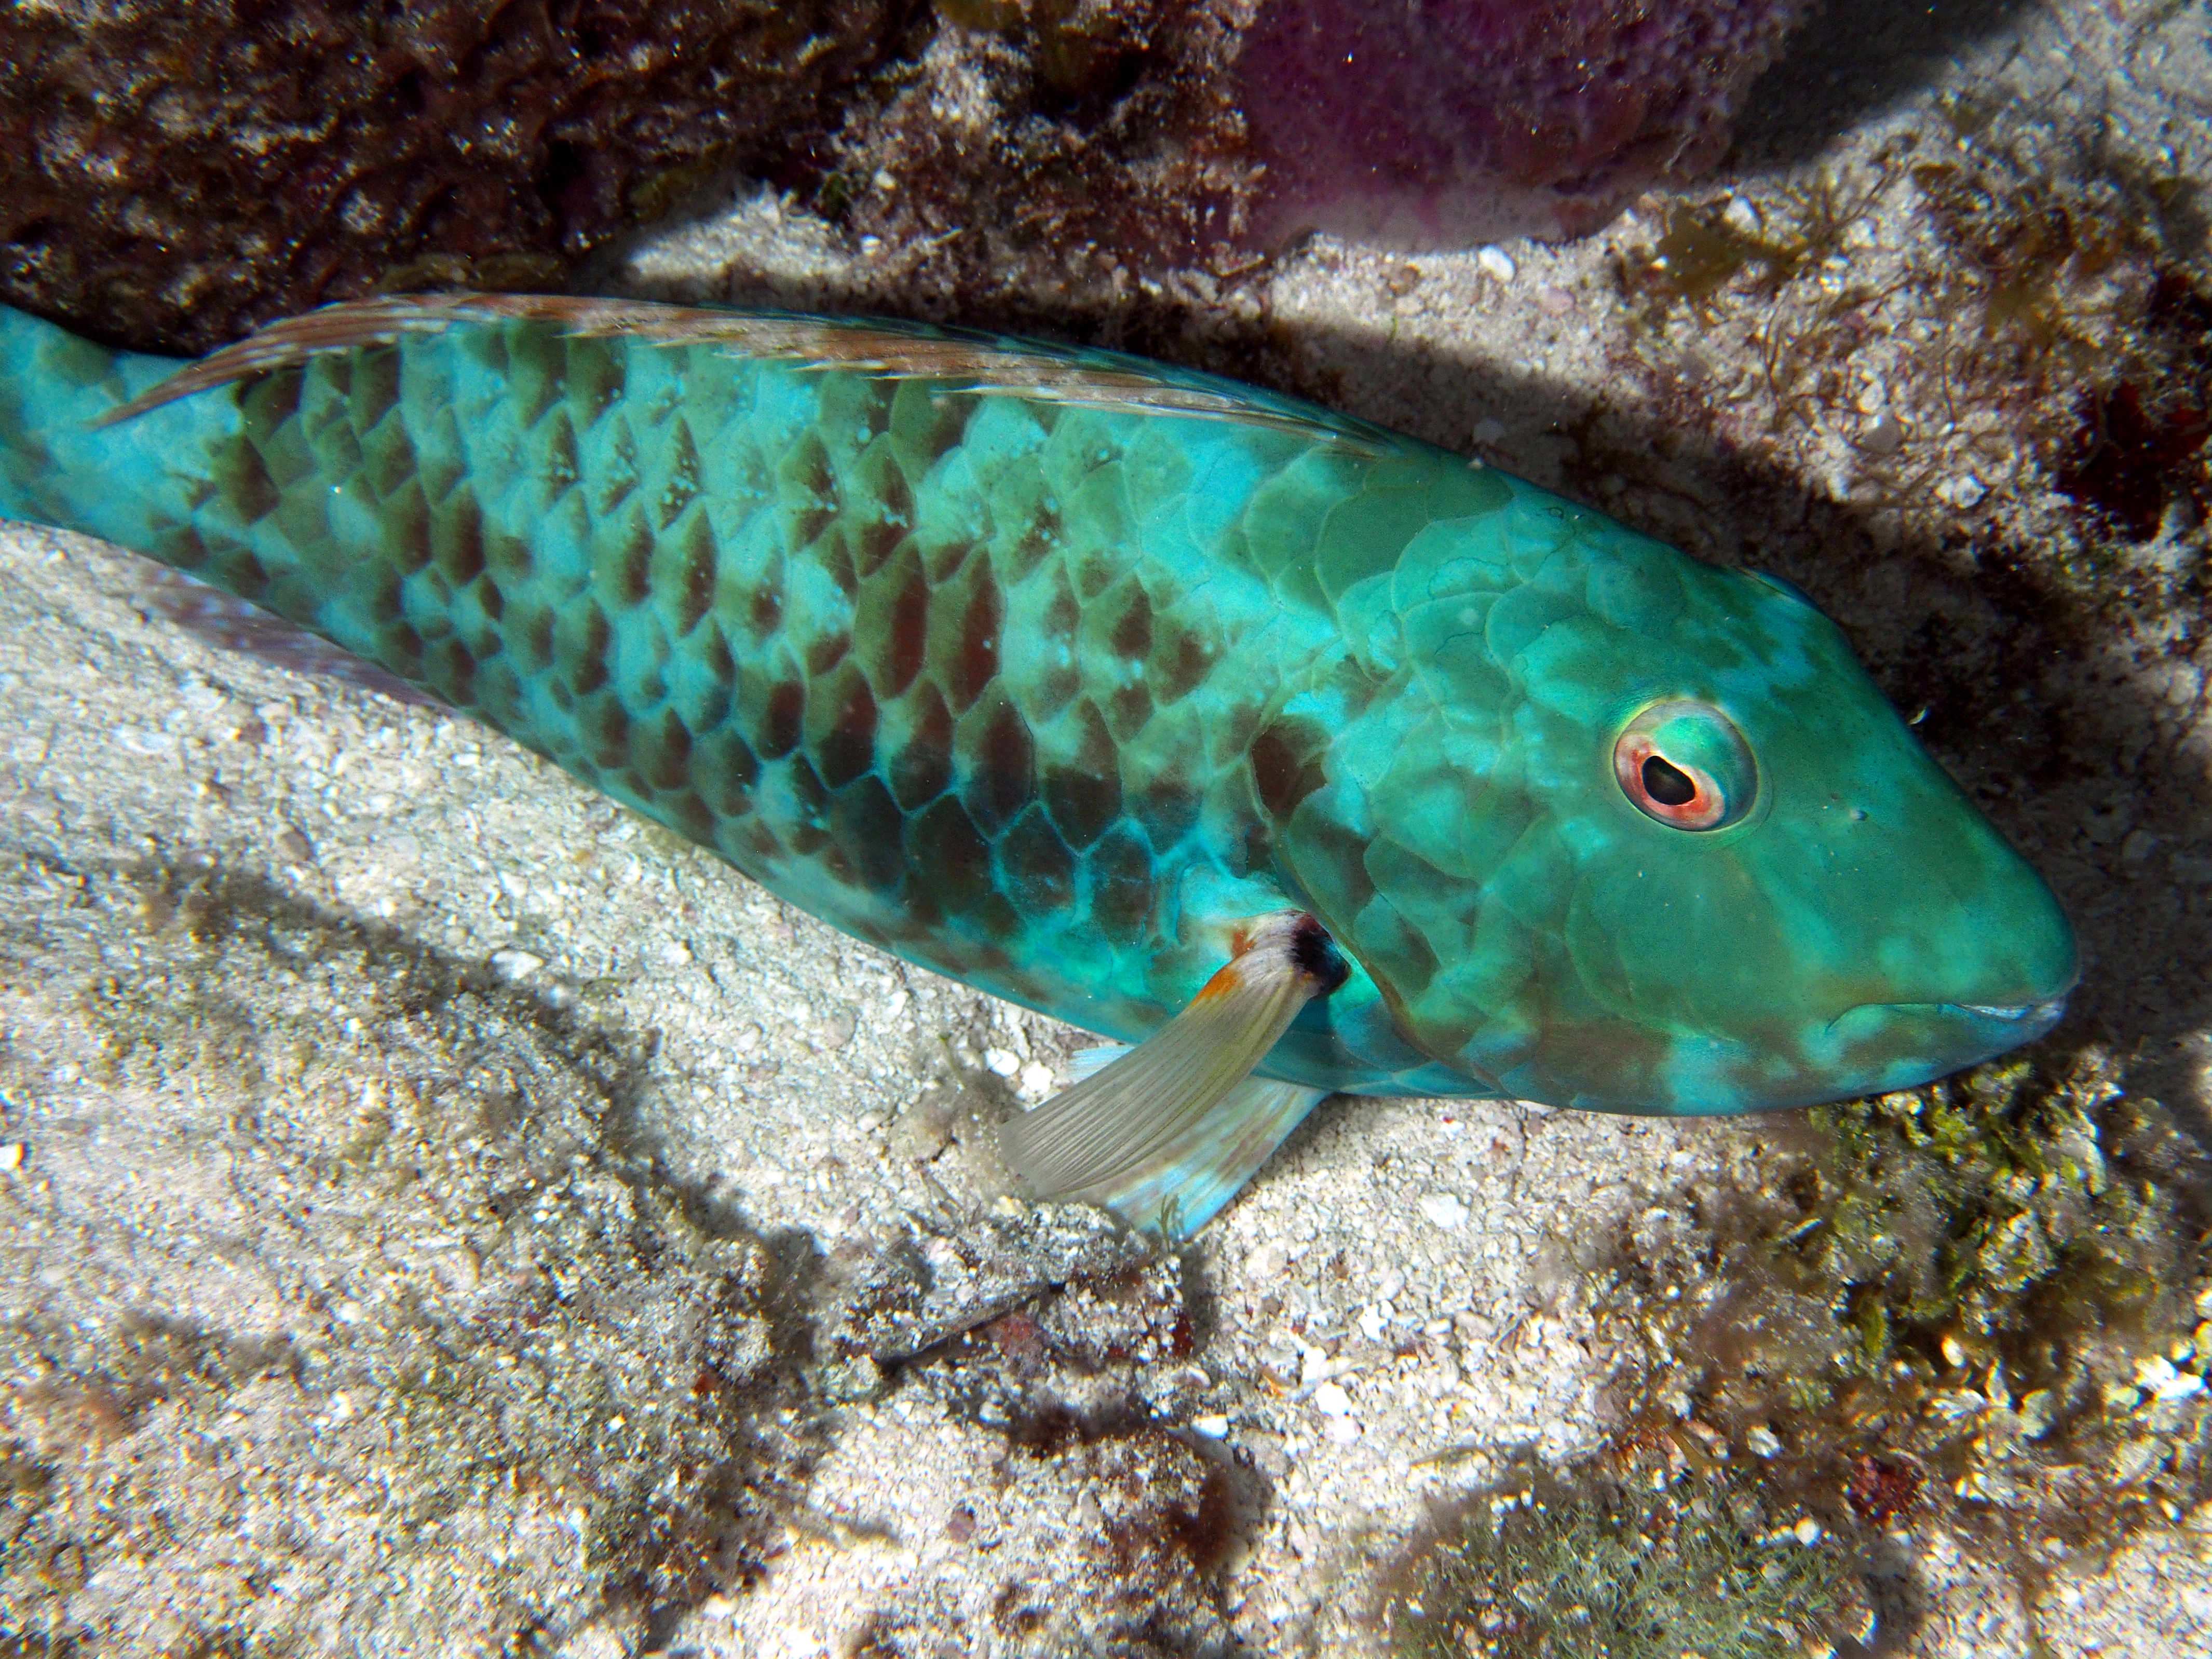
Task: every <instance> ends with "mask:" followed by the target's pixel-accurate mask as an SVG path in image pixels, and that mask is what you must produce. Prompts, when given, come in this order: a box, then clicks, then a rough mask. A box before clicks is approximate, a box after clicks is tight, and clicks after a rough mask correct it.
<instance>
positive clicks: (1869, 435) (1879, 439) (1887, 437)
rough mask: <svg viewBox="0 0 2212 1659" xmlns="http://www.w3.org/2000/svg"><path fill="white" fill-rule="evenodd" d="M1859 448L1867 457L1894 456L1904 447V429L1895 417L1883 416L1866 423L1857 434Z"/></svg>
mask: <svg viewBox="0 0 2212 1659" xmlns="http://www.w3.org/2000/svg"><path fill="white" fill-rule="evenodd" d="M1859 447H1860V448H1861V449H1863V450H1865V451H1866V452H1867V453H1868V454H1869V455H1894V454H1896V453H1897V452H1898V451H1899V450H1900V449H1902V448H1904V447H1905V427H1904V424H1903V422H1900V421H1899V419H1898V418H1897V416H1894V415H1890V414H1887V413H1885V414H1883V415H1881V416H1877V417H1875V419H1874V420H1871V421H1869V422H1867V425H1866V429H1865V430H1864V431H1863V432H1861V433H1860V434H1859Z"/></svg>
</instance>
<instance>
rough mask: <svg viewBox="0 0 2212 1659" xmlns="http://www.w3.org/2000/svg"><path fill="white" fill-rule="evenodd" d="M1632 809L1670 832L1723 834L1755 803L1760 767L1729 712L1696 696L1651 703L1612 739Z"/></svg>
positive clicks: (1618, 778)
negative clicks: (1690, 830) (1694, 831)
mask: <svg viewBox="0 0 2212 1659" xmlns="http://www.w3.org/2000/svg"><path fill="white" fill-rule="evenodd" d="M1613 777H1614V778H1615V780H1616V781H1619V783H1620V793H1622V794H1624V795H1626V796H1627V797H1628V799H1629V804H1630V805H1632V806H1634V807H1635V808H1636V810H1637V811H1639V812H1641V813H1643V814H1644V817H1647V818H1650V819H1651V820H1652V821H1653V822H1654V823H1663V824H1665V825H1666V826H1667V827H1668V829H1692V830H1697V829H1727V828H1728V827H1729V825H1730V824H1732V823H1741V822H1742V821H1743V820H1744V818H1745V817H1746V816H1747V814H1749V813H1750V812H1751V811H1753V808H1754V807H1755V806H1756V805H1757V804H1758V800H1759V763H1758V761H1757V760H1756V759H1755V758H1754V757H1753V755H1752V752H1751V745H1750V744H1749V743H1747V742H1746V741H1745V739H1744V735H1743V732H1742V731H1741V729H1740V728H1739V727H1738V726H1737V725H1736V723H1735V721H1734V720H1730V719H1729V717H1728V715H1727V714H1724V713H1723V712H1722V711H1721V710H1720V709H1718V708H1715V707H1714V706H1713V705H1712V704H1711V703H1709V702H1702V701H1700V700H1699V699H1698V698H1695V697H1668V698H1664V699H1662V700H1661V701H1660V702H1654V703H1650V704H1647V705H1646V706H1645V707H1644V710H1643V712H1642V713H1641V714H1638V715H1637V716H1636V718H1635V719H1633V720H1630V721H1629V722H1628V724H1627V725H1626V726H1624V727H1622V728H1621V732H1620V736H1618V737H1617V738H1614V739H1613Z"/></svg>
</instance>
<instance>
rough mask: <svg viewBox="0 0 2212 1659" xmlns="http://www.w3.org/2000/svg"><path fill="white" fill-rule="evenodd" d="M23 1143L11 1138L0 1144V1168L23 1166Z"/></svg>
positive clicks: (19, 1167)
mask: <svg viewBox="0 0 2212 1659" xmlns="http://www.w3.org/2000/svg"><path fill="white" fill-rule="evenodd" d="M24 1156H25V1154H24V1151H23V1143H22V1142H21V1141H20V1140H11V1141H9V1142H8V1144H7V1145H6V1146H0V1170H20V1169H21V1168H22V1167H23V1158H24Z"/></svg>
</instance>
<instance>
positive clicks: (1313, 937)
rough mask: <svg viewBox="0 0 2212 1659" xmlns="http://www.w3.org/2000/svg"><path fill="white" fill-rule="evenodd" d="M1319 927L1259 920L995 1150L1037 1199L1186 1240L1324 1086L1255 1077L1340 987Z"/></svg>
mask: <svg viewBox="0 0 2212 1659" xmlns="http://www.w3.org/2000/svg"><path fill="white" fill-rule="evenodd" d="M1345 977H1346V968H1345V965H1344V961H1343V958H1342V957H1340V956H1339V955H1338V954H1337V951H1336V947H1335V945H1334V943H1333V942H1332V941H1331V940H1330V939H1329V937H1328V933H1326V932H1325V931H1324V930H1323V929H1322V926H1321V924H1320V923H1319V922H1317V921H1315V920H1314V919H1313V918H1312V917H1311V916H1309V915H1304V913H1303V912H1300V911H1282V912H1279V913H1277V914H1275V915H1267V916H1260V917H1256V918H1255V919H1254V920H1253V921H1250V922H1249V923H1247V924H1246V925H1245V926H1244V927H1243V928H1242V929H1241V930H1240V934H1239V938H1238V941H1237V955H1236V956H1235V957H1233V958H1232V959H1231V962H1230V963H1229V965H1228V966H1227V967H1225V968H1224V969H1222V970H1221V971H1220V972H1219V973H1218V974H1216V975H1214V976H1213V977H1212V979H1210V980H1208V981H1206V984H1205V986H1204V987H1201V988H1200V991H1199V994H1197V996H1195V997H1194V998H1193V999H1192V1000H1191V1003H1190V1006H1188V1007H1187V1008H1185V1009H1184V1010H1183V1011H1182V1012H1181V1013H1179V1014H1177V1015H1176V1017H1175V1018H1173V1019H1171V1020H1170V1021H1169V1022H1168V1023H1167V1024H1166V1025H1164V1026H1163V1027H1162V1028H1161V1029H1160V1030H1158V1032H1156V1033H1155V1034H1154V1035H1153V1036H1152V1037H1151V1038H1150V1039H1148V1040H1147V1041H1146V1042H1143V1043H1141V1044H1139V1046H1138V1047H1137V1048H1133V1049H1130V1050H1129V1051H1128V1052H1127V1053H1126V1054H1122V1055H1121V1057H1120V1058H1118V1059H1116V1060H1113V1061H1111V1062H1110V1063H1109V1064H1108V1065H1106V1066H1103V1067H1102V1068H1100V1069H1099V1070H1097V1072H1094V1073H1091V1075H1090V1076H1088V1077H1085V1078H1084V1079H1082V1080H1081V1081H1080V1082H1079V1083H1076V1084H1075V1085H1073V1086H1071V1087H1070V1088H1068V1089H1066V1090H1065V1091H1062V1092H1061V1093H1060V1094H1058V1095H1055V1096H1054V1097H1053V1098H1052V1099H1050V1100H1048V1101H1047V1102H1045V1103H1044V1104H1043V1105H1042V1106H1040V1107H1038V1108H1036V1110H1034V1111H1031V1112H1027V1113H1024V1115H1021V1116H1020V1117H1018V1118H1015V1119H1013V1120H1012V1121H1010V1122H1008V1123H1006V1125H1005V1126H1004V1127H1002V1128H1001V1129H1000V1132H999V1140H1000V1150H1001V1152H1004V1154H1005V1156H1006V1161H1007V1163H1008V1164H1012V1166H1013V1168H1014V1170H1015V1171H1016V1173H1018V1175H1019V1176H1021V1178H1022V1181H1023V1182H1024V1185H1026V1186H1027V1187H1028V1188H1029V1189H1030V1192H1031V1193H1032V1194H1034V1195H1036V1197H1038V1198H1041V1199H1055V1200H1085V1201H1087V1202H1090V1203H1095V1204H1103V1205H1105V1206H1107V1207H1108V1208H1109V1209H1112V1210H1114V1211H1115V1212H1117V1213H1119V1214H1120V1215H1121V1217H1122V1218H1124V1219H1125V1220H1127V1221H1128V1222H1129V1223H1130V1224H1131V1225H1134V1226H1139V1227H1151V1228H1157V1229H1158V1231H1160V1233H1161V1234H1162V1235H1163V1236H1164V1237H1167V1238H1169V1239H1170V1240H1178V1239H1183V1238H1188V1237H1190V1236H1191V1235H1192V1234H1193V1233H1194V1232H1196V1231H1198V1230H1199V1228H1200V1227H1201V1226H1203V1225H1206V1222H1207V1221H1208V1220H1210V1219H1211V1218H1212V1216H1213V1215H1214V1213H1215V1212H1217V1211H1218V1210H1219V1209H1220V1208H1221V1206H1223V1205H1225V1204H1226V1203H1227V1202H1228V1201H1229V1200H1230V1198H1231V1196H1232V1195H1234V1194H1235V1193H1236V1192H1237V1188H1240V1187H1242V1186H1243V1184H1244V1183H1245V1182H1247V1181H1249V1179H1250V1178H1251V1176H1252V1174H1253V1172H1254V1171H1255V1170H1257V1169H1258V1168H1259V1167H1260V1165H1261V1164H1264V1163H1265V1162H1267V1158H1268V1155H1269V1154H1270V1153H1272V1152H1273V1151H1274V1150H1275V1148H1276V1147H1277V1146H1280V1145H1281V1144H1282V1141H1283V1138H1284V1137H1285V1136H1286V1135H1288V1134H1289V1133H1290V1132H1291V1130H1292V1129H1294V1128H1296V1127H1297V1125H1298V1122H1299V1121H1300V1120H1301V1119H1303V1118H1304V1116H1305V1115H1306V1114H1307V1113H1308V1112H1310V1111H1311V1110H1312V1109H1313V1108H1314V1105H1315V1103H1316V1102H1318V1101H1319V1100H1320V1099H1321V1098H1322V1096H1323V1094H1324V1093H1325V1092H1326V1091H1323V1090H1320V1089H1310V1088H1305V1087H1303V1086H1301V1085H1296V1084H1289V1083H1278V1082H1275V1081H1273V1080H1272V1079H1266V1078H1255V1077H1252V1076H1251V1075H1250V1073H1251V1070H1252V1068H1253V1067H1254V1066H1256V1065H1258V1064H1259V1063H1260V1061H1261V1060H1262V1059H1264V1058H1265V1057H1266V1055H1267V1051H1268V1050H1269V1049H1270V1048H1273V1047H1274V1046H1275V1041H1276V1039H1277V1038H1279V1036H1282V1034H1283V1032H1284V1031H1285V1030H1286V1029H1287V1028H1288V1027H1289V1025H1290V1023H1291V1020H1293V1019H1294V1018H1297V1012H1298V1010H1299V1009H1301V1008H1303V1007H1304V1006H1305V1005H1306V1002H1307V1000H1308V999H1310V998H1312V997H1316V996H1326V995H1328V994H1329V993H1330V992H1331V991H1334V989H1336V987H1338V986H1340V985H1341V984H1342V983H1343V982H1344V980H1345Z"/></svg>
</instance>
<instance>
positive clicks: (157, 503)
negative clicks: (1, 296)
mask: <svg viewBox="0 0 2212 1659" xmlns="http://www.w3.org/2000/svg"><path fill="white" fill-rule="evenodd" d="M176 368H177V365H176V363H175V362H173V361H172V360H170V359H168V358H166V357H148V356H139V355H137V354H136V353H132V352H125V351H115V350H112V349H109V348H107V347H106V346H100V345H95V344H94V343H92V342H91V341H89V340H85V339H80V338H79V337H77V336H76V335H74V334H71V333H70V332H68V331H66V330H64V329H61V328H57V327H56V326H55V325H53V324H52V323H46V322H41V321H40V320H39V319H37V318H35V317H31V316H27V315H25V314H24V313H21V312H20V311H12V310H9V308H8V307H5V306H0V518H9V519H28V520H34V521H36V522H38V523H40V524H50V525H58V526H61V527H62V528H64V529H67V530H82V531H85V532H88V533H90V534H93V535H96V536H101V537H105V538H106V539H108V540H110V541H114V542H120V543H122V544H125V545H126V546H136V547H140V548H144V547H145V546H146V545H147V541H148V537H147V533H146V532H147V531H148V530H149V527H150V524H151V523H152V522H153V521H154V520H155V519H157V518H162V517H167V518H170V519H173V518H175V517H176V516H178V515H179V510H180V509H186V504H187V502H188V501H189V499H190V496H191V491H192V489H193V484H194V478H193V477H192V476H191V475H192V474H193V473H194V472H195V471H197V470H198V469H196V468H195V467H193V466H192V465H191V463H190V459H189V458H192V457H202V456H205V455H206V454H207V453H209V451H208V440H209V439H210V437H212V436H215V435H216V433H214V432H212V431H209V430H204V429H203V428H209V427H210V426H211V425H212V426H216V427H221V426H224V425H228V426H230V427H233V428H234V427H235V426H236V424H237V420H238V416H237V411H236V409H235V407H234V406H233V405H231V404H229V402H228V400H227V399H213V398H202V399H198V400H197V402H196V403H195V404H184V405H178V406H176V407H175V410H174V411H173V412H174V414H175V415H176V416H179V418H178V419H174V420H155V419H149V420H141V421H131V422H124V423H122V424H120V425H118V426H115V427H112V428H106V429H105V430H100V429H95V424H94V423H95V422H98V421H99V420H100V416H103V415H106V414H107V413H108V412H109V411H110V410H114V409H116V408H118V407H119V406H120V405H121V404H125V403H127V402H129V401H130V399H131V398H134V397H136V396H137V395H138V394H139V393H140V392H143V391H145V390H146V389H147V388H148V387H149V386H154V385H155V384H156V383H158V382H159V381H160V380H162V379H163V378H164V377H166V376H167V375H169V374H173V373H174V372H175V370H176ZM162 412H164V413H167V412H170V411H162Z"/></svg>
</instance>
